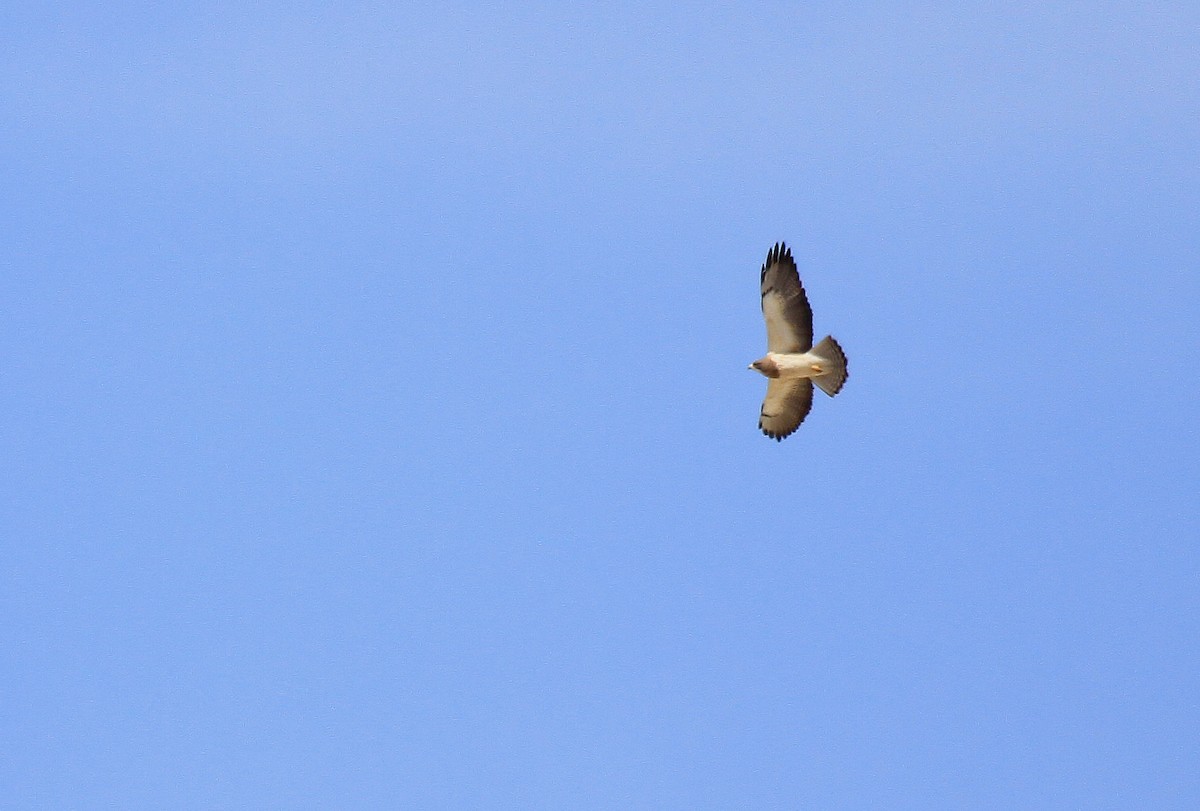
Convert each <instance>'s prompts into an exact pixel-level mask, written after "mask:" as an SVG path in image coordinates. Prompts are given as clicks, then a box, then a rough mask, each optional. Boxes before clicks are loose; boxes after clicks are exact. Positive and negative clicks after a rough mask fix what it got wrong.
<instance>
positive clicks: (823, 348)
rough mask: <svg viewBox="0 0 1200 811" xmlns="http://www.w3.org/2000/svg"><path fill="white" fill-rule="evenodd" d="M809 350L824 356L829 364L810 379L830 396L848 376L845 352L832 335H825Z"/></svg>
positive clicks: (839, 389) (844, 382)
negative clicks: (823, 371) (826, 369)
mask: <svg viewBox="0 0 1200 811" xmlns="http://www.w3.org/2000/svg"><path fill="white" fill-rule="evenodd" d="M809 351H810V352H811V353H812V354H814V355H819V356H820V357H822V358H824V359H825V362H826V363H827V364H828V365H829V371H827V372H826V373H825V374H823V375H821V376H820V377H814V378H813V379H812V381H813V383H816V384H817V386H818V387H819V388H820V389H821V391H823V392H825V393H826V394H828V395H829V396H830V397H832V396H833V395H835V394H837V393H838V392H839V391H841V390H842V386H844V385H845V384H846V378H848V377H849V376H850V372H849V371H848V369H847V366H846V353H845V352H843V351H842V348H841V347H840V346H838V342H837V341H835V340H833V336H832V335H826V336H825V337H824V338H823V339H822V340H821V343H819V344H817V345H816V346H814V347H813V348H812V349H810V350H809Z"/></svg>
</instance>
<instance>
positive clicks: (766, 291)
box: [748, 242, 848, 442]
mask: <svg viewBox="0 0 1200 811" xmlns="http://www.w3.org/2000/svg"><path fill="white" fill-rule="evenodd" d="M760 280H761V282H762V311H763V318H764V319H765V320H766V322H767V354H766V357H763V358H761V359H759V360H756V361H754V363H751V364H750V366H749V367H748V368H750V369H753V370H754V371H756V372H758V373H760V374H762V375H763V376H765V377H766V378H767V396H766V398H765V399H764V400H763V404H762V411H760V412H759V416H758V427H759V428H761V429H762V432H763V433H764V434H766V435H767V436H769V437H770V438H771V439H774V440H775V441H776V442H781V441H783V439H784V437H788V436H791V435H792V433H793V432H794V431H795V430H796V429H797V428H799V427H800V423H802V422H804V418H805V417H807V416H808V412H809V409H811V408H812V401H813V383H816V384H817V385H818V386H820V387H821V391H823V392H825V393H826V394H828V395H829V396H830V397H832V396H834V395H835V394H837V393H838V392H839V391H841V390H842V386H843V385H844V384H845V382H846V378H847V377H848V373H847V371H846V355H845V353H843V352H842V348H841V347H840V346H838V342H837V341H835V340H833V337H832V336H830V335H826V336H825V337H824V338H823V339H822V340H821V343H819V344H817V345H816V346H813V327H812V308H811V307H809V306H808V297H807V296H805V295H804V288H803V287H802V286H801V285H800V276H799V274H797V273H796V261H795V260H794V259H792V250H791V248H789V247H788V246H787V245H785V244H784V243H782V242H777V243H775V247H774V248H772V249H771V250H770V251H768V252H767V261H766V262H764V263H763V266H762V276H761V279H760Z"/></svg>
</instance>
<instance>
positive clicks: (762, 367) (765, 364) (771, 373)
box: [746, 357, 779, 377]
mask: <svg viewBox="0 0 1200 811" xmlns="http://www.w3.org/2000/svg"><path fill="white" fill-rule="evenodd" d="M746 368H747V369H753V370H754V371H756V372H758V373H759V374H760V375H763V376H764V377H779V366H778V365H777V364H776V363H775V361H773V360H771V359H770V358H769V357H766V358H759V359H758V360H756V361H754V363H751V364H750V365H749V366H747V367H746Z"/></svg>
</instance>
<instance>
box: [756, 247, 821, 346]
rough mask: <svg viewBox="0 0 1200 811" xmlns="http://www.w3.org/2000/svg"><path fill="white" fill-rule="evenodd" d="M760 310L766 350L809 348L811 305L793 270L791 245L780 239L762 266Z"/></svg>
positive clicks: (798, 277)
mask: <svg viewBox="0 0 1200 811" xmlns="http://www.w3.org/2000/svg"><path fill="white" fill-rule="evenodd" d="M761 282H762V311H763V318H764V319H766V322H767V351H768V352H807V351H808V350H809V349H811V348H812V341H813V328H812V308H811V307H809V306H808V297H807V296H805V295H804V288H803V287H802V286H801V285H800V275H799V274H798V273H796V260H794V259H792V249H791V248H789V247H788V246H787V245H785V244H783V243H782V242H778V243H776V244H775V247H774V248H772V249H771V250H770V251H769V252H768V253H767V261H766V262H764V263H763V266H762V277H761Z"/></svg>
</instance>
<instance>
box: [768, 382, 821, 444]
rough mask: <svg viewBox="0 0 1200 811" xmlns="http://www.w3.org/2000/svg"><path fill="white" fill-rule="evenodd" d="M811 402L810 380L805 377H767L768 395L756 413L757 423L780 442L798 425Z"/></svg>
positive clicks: (806, 413) (810, 406)
mask: <svg viewBox="0 0 1200 811" xmlns="http://www.w3.org/2000/svg"><path fill="white" fill-rule="evenodd" d="M812 403H813V387H812V381H811V380H809V379H808V378H807V377H799V378H792V379H790V380H780V379H778V378H774V379H771V380H768V381H767V396H766V398H765V399H764V400H763V404H762V411H761V412H759V415H758V427H759V428H761V429H762V432H763V433H764V434H766V435H767V436H769V437H771V439H773V440H775V441H776V442H779V441H780V440H782V439H783V438H784V437H787V436H790V435H791V434H792V432H793V431H795V430H796V429H797V428H799V427H800V423H802V422H804V418H805V417H807V416H808V412H809V410H810V409H811V408H812Z"/></svg>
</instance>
